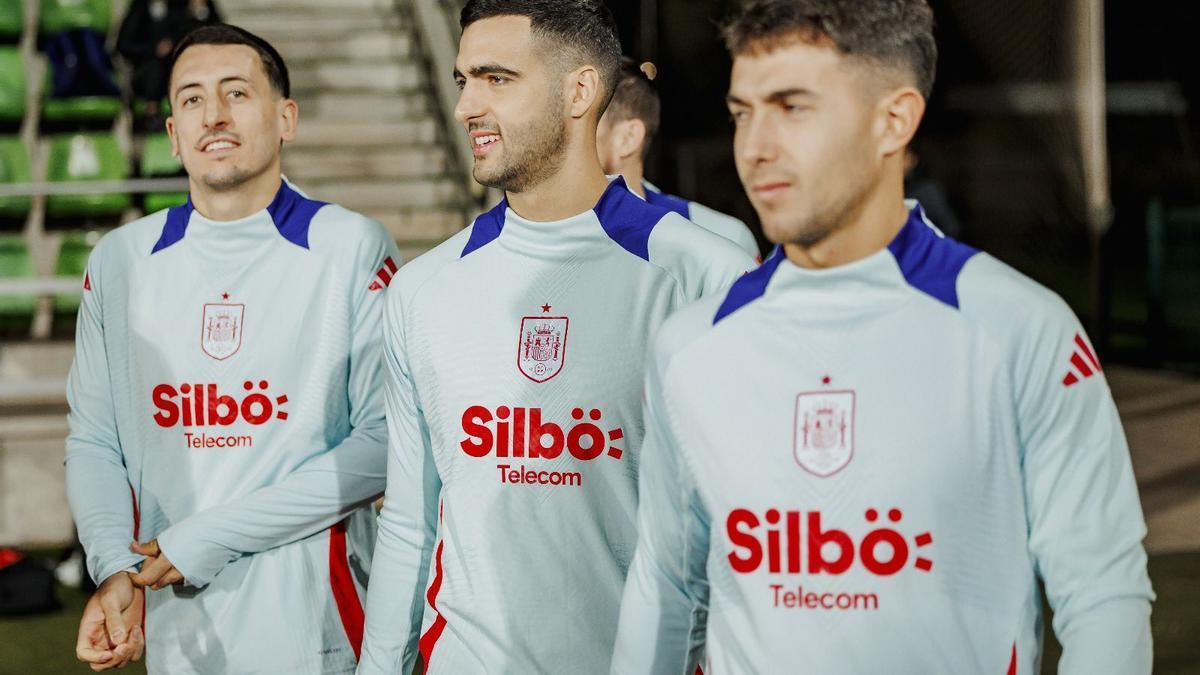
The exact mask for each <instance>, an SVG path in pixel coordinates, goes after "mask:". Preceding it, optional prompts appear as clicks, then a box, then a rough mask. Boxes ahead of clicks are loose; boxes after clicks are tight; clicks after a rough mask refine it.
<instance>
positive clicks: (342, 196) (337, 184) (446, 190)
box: [289, 176, 463, 212]
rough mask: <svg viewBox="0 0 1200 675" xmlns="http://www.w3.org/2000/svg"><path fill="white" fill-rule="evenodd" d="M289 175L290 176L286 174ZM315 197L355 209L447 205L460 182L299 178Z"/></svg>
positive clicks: (457, 192)
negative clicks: (317, 179)
mask: <svg viewBox="0 0 1200 675" xmlns="http://www.w3.org/2000/svg"><path fill="white" fill-rule="evenodd" d="M289 178H290V176H289ZM297 182H298V183H299V185H300V187H301V188H302V189H303V190H304V191H305V192H307V193H308V194H309V195H310V196H312V197H313V198H314V199H319V200H322V201H334V202H337V203H339V204H344V205H346V207H347V208H352V209H354V210H356V211H363V212H368V211H387V210H391V209H401V208H406V209H421V210H428V209H431V208H438V209H440V208H446V207H451V206H454V205H456V202H458V201H460V200H461V199H462V194H463V186H462V183H461V182H459V181H458V180H457V179H455V178H410V179H405V180H383V181H376V182H368V181H364V180H360V179H356V178H349V179H339V180H330V181H313V180H299V179H297Z"/></svg>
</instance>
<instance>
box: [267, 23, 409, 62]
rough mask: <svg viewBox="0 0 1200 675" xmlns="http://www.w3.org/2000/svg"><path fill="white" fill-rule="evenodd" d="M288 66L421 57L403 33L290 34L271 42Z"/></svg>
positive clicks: (379, 31) (377, 31)
mask: <svg viewBox="0 0 1200 675" xmlns="http://www.w3.org/2000/svg"><path fill="white" fill-rule="evenodd" d="M271 44H272V45H273V46H274V47H275V49H278V50H279V53H280V54H281V55H282V56H283V59H284V61H286V62H287V64H288V67H289V68H292V67H294V66H297V65H299V64H301V63H311V62H313V61H326V60H329V61H349V60H354V59H363V60H375V59H382V60H388V61H397V60H404V59H412V58H415V57H416V56H417V50H416V48H415V46H414V45H413V41H412V40H411V39H410V38H409V37H408V36H407V35H405V34H403V33H396V32H389V31H382V30H376V31H372V32H368V33H366V34H363V35H359V36H357V37H355V38H354V39H352V40H346V39H340V38H339V39H323V40H314V39H299V38H297V37H296V36H292V35H289V36H287V37H284V38H282V39H279V40H275V41H273V42H272V43H271Z"/></svg>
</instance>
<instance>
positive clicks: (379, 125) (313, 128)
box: [291, 119, 437, 148]
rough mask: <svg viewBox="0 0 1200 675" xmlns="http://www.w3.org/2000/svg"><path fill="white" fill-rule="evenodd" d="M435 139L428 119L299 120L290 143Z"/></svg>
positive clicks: (402, 142) (408, 142)
mask: <svg viewBox="0 0 1200 675" xmlns="http://www.w3.org/2000/svg"><path fill="white" fill-rule="evenodd" d="M422 143H424V144H435V143H437V125H436V124H435V123H434V121H433V120H432V119H423V120H409V121H404V122H360V123H351V124H347V123H346V122H342V121H339V120H328V119H320V120H310V121H308V122H303V121H302V122H301V123H300V129H299V132H298V133H297V135H296V140H295V141H293V142H292V144H291V147H296V148H311V147H330V146H333V147H345V146H363V145H365V146H371V147H378V146H385V145H417V144H422Z"/></svg>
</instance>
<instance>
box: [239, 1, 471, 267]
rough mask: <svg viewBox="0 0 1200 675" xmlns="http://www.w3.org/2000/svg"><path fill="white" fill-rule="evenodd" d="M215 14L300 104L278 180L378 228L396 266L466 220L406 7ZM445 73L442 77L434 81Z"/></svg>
mask: <svg viewBox="0 0 1200 675" xmlns="http://www.w3.org/2000/svg"><path fill="white" fill-rule="evenodd" d="M221 7H222V11H223V12H224V13H225V18H226V20H227V21H229V22H230V23H232V24H235V25H238V26H241V27H243V28H245V29H247V30H249V31H251V32H253V33H255V34H257V35H260V36H261V37H263V38H264V39H266V40H267V41H268V42H270V43H271V44H272V45H274V46H275V47H276V49H278V50H279V52H280V54H282V55H283V57H284V60H285V61H286V62H287V65H288V70H289V71H290V74H291V80H292V95H293V97H294V98H295V99H296V101H297V102H298V103H299V105H300V129H299V133H298V138H297V140H296V141H295V142H294V143H292V144H291V145H290V146H288V147H286V148H285V149H284V171H285V173H286V174H287V176H288V178H289V179H290V180H292V181H293V182H294V183H296V184H297V185H298V186H300V187H301V188H302V189H304V190H305V191H306V192H308V193H309V194H310V195H311V196H313V197H314V198H316V199H322V200H326V201H335V202H338V203H339V204H342V205H343V206H346V207H347V208H350V209H353V210H355V211H360V212H362V213H365V214H367V215H369V216H371V217H373V218H375V219H377V220H379V221H380V222H382V223H383V224H384V225H385V226H386V227H387V228H388V230H389V231H390V232H391V233H392V235H393V236H394V237H395V238H396V240H397V241H398V242H399V243H400V246H401V248H402V249H404V253H405V256H404V257H405V259H406V260H408V259H411V258H412V257H413V256H414V255H416V254H418V253H420V252H423V251H425V250H428V249H429V248H430V247H432V246H434V245H436V244H437V243H439V242H441V241H442V240H444V239H446V238H447V237H449V236H450V235H452V234H454V233H455V232H457V231H458V230H460V229H462V227H463V226H464V225H465V224H466V223H467V218H468V215H469V213H471V212H472V205H471V203H470V195H469V194H468V190H467V186H466V182H465V175H464V174H463V173H462V172H461V170H460V169H459V168H458V167H457V166H456V165H455V160H454V156H453V154H452V151H451V150H450V147H451V146H450V145H449V144H448V143H447V142H446V137H445V134H446V132H445V130H444V128H443V125H442V123H441V120H442V119H443V118H442V116H441V113H440V112H439V111H438V110H436V109H435V106H436V105H437V103H436V98H435V97H434V95H433V89H432V87H431V83H430V81H429V69H428V67H427V66H426V61H425V59H424V57H423V55H422V51H421V49H420V44H419V39H420V38H419V35H418V31H417V30H416V24H415V22H414V21H413V19H412V11H411V7H410V6H409V3H408V2H405V1H398V2H397V1H394V0H224V1H223V2H222V3H221ZM446 77H449V74H446Z"/></svg>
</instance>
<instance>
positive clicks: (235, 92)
mask: <svg viewBox="0 0 1200 675" xmlns="http://www.w3.org/2000/svg"><path fill="white" fill-rule="evenodd" d="M229 98H246V92H244V91H242V90H241V89H233V90H231V91H230V92H229Z"/></svg>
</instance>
